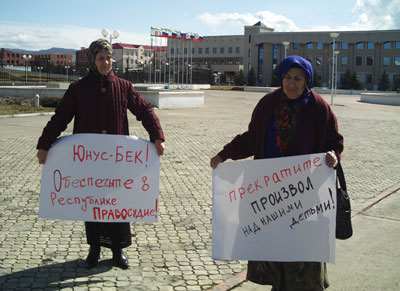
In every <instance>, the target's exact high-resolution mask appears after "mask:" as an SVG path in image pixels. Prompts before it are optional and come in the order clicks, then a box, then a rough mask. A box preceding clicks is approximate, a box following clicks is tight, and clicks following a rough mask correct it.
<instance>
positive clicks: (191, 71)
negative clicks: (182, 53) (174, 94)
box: [190, 40, 193, 84]
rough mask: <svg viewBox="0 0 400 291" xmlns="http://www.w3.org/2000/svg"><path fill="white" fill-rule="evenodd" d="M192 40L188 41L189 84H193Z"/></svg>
mask: <svg viewBox="0 0 400 291" xmlns="http://www.w3.org/2000/svg"><path fill="white" fill-rule="evenodd" d="M192 62H193V40H190V84H192V83H193V64H192Z"/></svg>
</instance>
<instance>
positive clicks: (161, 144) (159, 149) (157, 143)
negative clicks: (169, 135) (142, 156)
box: [154, 139, 165, 156]
mask: <svg viewBox="0 0 400 291" xmlns="http://www.w3.org/2000/svg"><path fill="white" fill-rule="evenodd" d="M154 144H155V146H156V150H157V154H158V155H159V156H162V155H163V154H164V150H165V145H164V142H163V141H162V140H161V139H156V140H155V142H154Z"/></svg>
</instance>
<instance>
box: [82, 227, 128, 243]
mask: <svg viewBox="0 0 400 291" xmlns="http://www.w3.org/2000/svg"><path fill="white" fill-rule="evenodd" d="M85 228H86V239H87V243H88V244H89V245H91V246H96V245H97V246H103V247H106V248H110V249H122V248H126V247H127V246H130V245H131V244H132V239H131V229H130V225H129V223H127V222H117V223H115V222H113V223H110V222H85Z"/></svg>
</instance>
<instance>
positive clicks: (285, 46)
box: [282, 41, 290, 59]
mask: <svg viewBox="0 0 400 291" xmlns="http://www.w3.org/2000/svg"><path fill="white" fill-rule="evenodd" d="M282 44H283V46H284V48H285V59H286V54H287V48H288V45H289V44H290V42H288V41H284V42H282Z"/></svg>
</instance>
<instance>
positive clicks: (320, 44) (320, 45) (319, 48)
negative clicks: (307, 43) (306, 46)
mask: <svg viewBox="0 0 400 291" xmlns="http://www.w3.org/2000/svg"><path fill="white" fill-rule="evenodd" d="M322 48H323V45H322V42H317V50H322Z"/></svg>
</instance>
